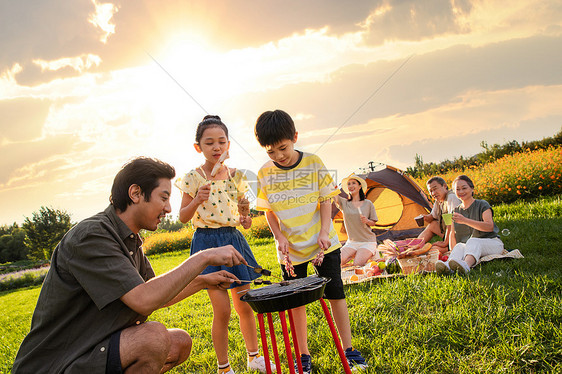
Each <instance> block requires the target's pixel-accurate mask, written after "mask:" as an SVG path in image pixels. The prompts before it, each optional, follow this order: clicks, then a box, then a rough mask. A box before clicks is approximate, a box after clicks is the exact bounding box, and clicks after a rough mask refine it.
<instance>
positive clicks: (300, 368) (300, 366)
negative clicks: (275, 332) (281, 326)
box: [287, 309, 302, 373]
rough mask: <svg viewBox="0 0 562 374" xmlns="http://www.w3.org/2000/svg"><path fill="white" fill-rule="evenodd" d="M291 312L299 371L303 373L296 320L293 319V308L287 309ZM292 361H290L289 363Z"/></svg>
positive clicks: (290, 323) (291, 324)
mask: <svg viewBox="0 0 562 374" xmlns="http://www.w3.org/2000/svg"><path fill="white" fill-rule="evenodd" d="M287 313H288V314H289V325H290V326H291V335H292V336H293V346H294V347H295V356H297V357H296V359H297V368H298V369H299V373H302V363H301V352H300V350H299V341H298V340H297V333H296V330H295V321H294V320H293V310H292V309H289V310H288V311H287ZM290 364H292V363H289V365H290Z"/></svg>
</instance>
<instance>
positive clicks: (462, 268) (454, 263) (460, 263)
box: [449, 259, 470, 275]
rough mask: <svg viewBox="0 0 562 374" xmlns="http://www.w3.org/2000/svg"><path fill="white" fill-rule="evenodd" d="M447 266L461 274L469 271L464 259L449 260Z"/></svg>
mask: <svg viewBox="0 0 562 374" xmlns="http://www.w3.org/2000/svg"><path fill="white" fill-rule="evenodd" d="M449 266H450V267H451V270H452V271H456V272H458V273H459V274H462V275H466V274H468V273H469V272H470V266H468V264H467V263H466V262H465V261H464V260H455V259H452V260H449Z"/></svg>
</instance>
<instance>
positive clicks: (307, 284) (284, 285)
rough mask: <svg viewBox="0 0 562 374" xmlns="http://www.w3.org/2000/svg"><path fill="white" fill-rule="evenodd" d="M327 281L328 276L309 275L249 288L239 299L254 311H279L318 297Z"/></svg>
mask: <svg viewBox="0 0 562 374" xmlns="http://www.w3.org/2000/svg"><path fill="white" fill-rule="evenodd" d="M329 281H330V278H325V277H319V276H317V275H311V276H309V277H306V278H300V279H293V280H289V281H284V282H281V283H276V284H272V285H271V286H266V287H261V288H256V289H253V290H250V291H248V292H246V293H245V294H244V295H243V296H242V297H241V298H240V300H242V301H245V302H247V303H248V304H249V305H250V307H251V308H252V309H253V310H254V312H256V313H272V312H280V311H283V310H288V309H293V308H297V307H299V306H303V305H306V304H309V303H311V302H313V301H316V300H318V299H320V298H321V297H322V295H324V288H326V284H327V283H328V282H329Z"/></svg>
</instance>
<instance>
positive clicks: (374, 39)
mask: <svg viewBox="0 0 562 374" xmlns="http://www.w3.org/2000/svg"><path fill="white" fill-rule="evenodd" d="M471 8H472V6H471V4H470V2H469V1H451V0H426V1H416V0H409V1H383V2H382V3H381V5H380V6H379V7H377V8H376V9H375V10H374V12H372V13H371V14H369V16H368V17H367V19H366V20H365V22H364V23H363V27H364V29H365V42H366V43H368V44H371V45H379V44H382V43H384V42H385V41H393V40H402V41H404V40H408V41H419V40H423V39H427V38H431V37H435V36H439V35H443V34H459V33H467V32H469V31H470V30H469V29H468V28H466V27H463V25H462V24H461V23H460V22H459V19H462V18H465V17H467V16H468V14H469V13H470V11H471Z"/></svg>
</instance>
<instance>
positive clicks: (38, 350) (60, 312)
mask: <svg viewBox="0 0 562 374" xmlns="http://www.w3.org/2000/svg"><path fill="white" fill-rule="evenodd" d="M141 244H142V241H141V239H140V237H139V236H138V235H137V234H134V233H133V232H132V231H131V230H130V229H129V228H128V227H127V225H126V224H125V223H124V222H123V221H122V220H121V219H120V218H119V217H118V216H117V214H116V212H115V209H114V208H113V207H112V206H111V205H110V206H109V207H108V208H107V209H106V210H105V211H104V212H101V213H98V214H97V215H95V216H93V217H90V218H88V219H86V220H84V221H82V222H80V223H79V224H77V225H76V226H75V227H73V228H72V229H71V230H70V231H68V232H67V233H66V235H65V236H64V237H63V239H62V240H61V242H60V243H59V245H58V246H57V247H56V248H55V250H54V252H53V257H52V259H51V268H50V269H49V272H48V273H47V276H46V278H45V281H44V282H43V286H42V288H41V293H40V295H39V299H38V301H37V306H36V308H35V312H34V313H33V319H32V321H31V331H30V332H29V334H28V335H27V336H26V338H25V339H24V341H23V342H22V344H21V346H20V349H19V351H18V354H17V356H16V360H15V362H14V366H13V369H12V372H13V373H15V374H18V373H62V372H65V373H72V372H74V373H88V374H95V373H105V364H106V358H107V347H108V342H109V337H110V336H111V334H112V333H113V332H115V331H118V330H121V329H123V328H125V327H128V326H131V325H133V324H135V323H136V324H139V323H142V322H144V321H145V320H146V317H145V316H142V315H140V314H138V313H137V312H135V311H133V310H132V309H130V308H129V307H127V306H126V305H125V304H123V302H122V301H121V300H120V297H121V296H123V295H124V294H126V293H127V292H129V291H130V290H132V289H133V288H135V287H136V286H138V285H140V284H142V283H144V282H145V281H147V280H148V279H150V278H152V277H154V271H153V270H152V267H151V265H150V263H149V262H148V259H147V258H146V256H145V255H144V253H143V252H142V249H141Z"/></svg>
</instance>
